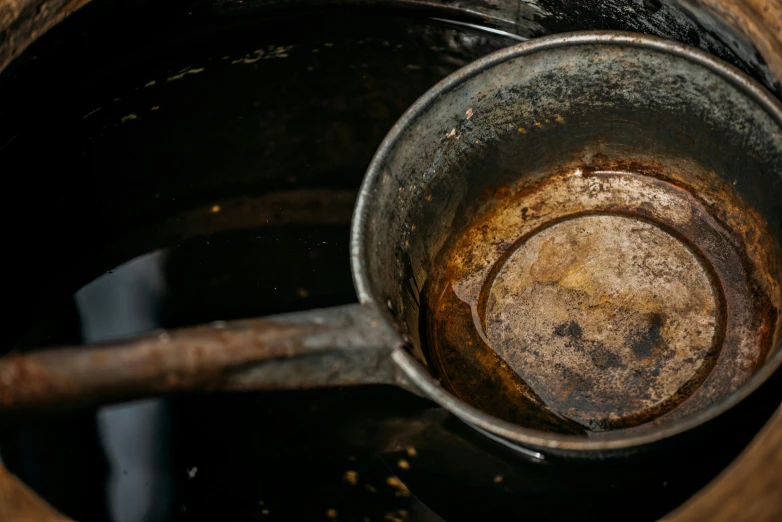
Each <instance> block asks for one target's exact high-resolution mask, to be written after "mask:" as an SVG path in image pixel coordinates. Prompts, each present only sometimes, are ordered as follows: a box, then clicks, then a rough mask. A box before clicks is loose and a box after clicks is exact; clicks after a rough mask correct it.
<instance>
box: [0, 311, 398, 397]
mask: <svg viewBox="0 0 782 522" xmlns="http://www.w3.org/2000/svg"><path fill="white" fill-rule="evenodd" d="M402 345H403V341H402V339H401V337H400V335H399V334H398V333H397V332H396V331H395V330H394V329H393V328H392V326H391V325H390V324H389V321H388V320H387V318H385V317H384V316H383V315H382V312H381V311H380V310H379V309H378V307H377V306H376V305H374V304H355V305H348V306H341V307H335V308H327V309H323V310H312V311H307V312H298V313H291V314H285V315H277V316H271V317H267V318H262V319H250V320H242V321H232V322H227V323H226V322H217V323H212V324H209V325H203V326H196V327H192V328H183V329H178V330H171V331H160V332H153V333H151V334H148V335H144V336H141V337H136V338H132V339H130V340H127V341H121V342H115V343H108V344H100V345H91V346H79V347H64V348H47V349H44V350H40V351H33V352H29V353H15V354H9V355H6V356H4V357H2V358H0V411H9V412H10V411H17V410H29V409H40V408H62V407H72V406H95V405H100V404H106V403H110V402H114V401H120V400H128V399H135V398H141V397H145V396H152V395H158V394H162V393H169V392H182V391H196V390H264V389H301V388H316V387H327V386H352V385H359V384H372V383H385V384H398V385H403V386H404V385H405V382H404V379H403V377H402V374H401V371H400V369H399V367H398V366H397V364H396V363H394V361H393V359H392V357H391V356H392V354H393V352H394V351H395V350H402V349H403V348H402Z"/></svg>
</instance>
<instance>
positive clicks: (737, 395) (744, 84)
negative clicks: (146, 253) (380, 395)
mask: <svg viewBox="0 0 782 522" xmlns="http://www.w3.org/2000/svg"><path fill="white" fill-rule="evenodd" d="M584 44H589V45H622V46H625V47H640V48H644V49H651V50H655V51H658V52H660V53H665V54H669V55H673V56H676V57H679V58H684V59H686V60H689V61H690V62H692V63H695V64H697V65H700V66H702V67H704V68H705V69H708V70H710V71H711V72H713V73H714V74H716V75H718V76H720V77H721V78H722V79H724V80H725V81H727V82H728V83H730V84H732V85H734V86H735V87H736V88H738V89H739V90H740V91H743V93H744V95H745V96H747V98H749V99H751V100H753V101H754V102H755V103H756V104H757V105H758V106H760V107H762V108H763V109H765V111H766V112H767V113H768V115H769V116H770V117H771V118H772V119H774V120H775V121H776V122H777V124H778V125H779V126H780V127H782V104H780V102H779V101H777V99H776V98H774V97H773V96H772V95H771V94H770V93H768V92H767V91H766V90H765V89H764V88H763V87H761V86H760V85H759V84H757V82H756V81H755V80H753V79H752V78H750V77H749V76H748V75H747V74H745V73H743V72H741V71H740V70H739V69H737V68H735V67H733V66H732V65H729V64H727V63H725V62H723V61H722V60H720V59H719V58H717V57H715V56H712V55H710V54H708V53H706V52H704V51H701V50H700V49H696V48H693V47H690V46H687V45H684V44H682V43H679V42H676V41H672V40H666V39H664V38H660V37H656V36H648V35H642V34H638V33H629V32H621V31H582V32H573V33H563V34H557V35H552V36H545V37H541V38H536V39H532V40H529V41H527V42H524V43H521V44H517V45H513V46H510V47H507V48H505V49H502V50H499V51H496V52H494V53H491V54H489V55H487V56H485V57H483V58H480V59H478V60H476V61H474V62H472V63H470V64H468V65H466V66H464V67H462V68H461V69H459V70H457V71H456V72H454V73H452V74H450V75H449V76H447V77H446V78H444V79H443V80H441V81H440V82H438V83H437V84H436V85H435V86H434V87H432V88H431V89H429V90H428V91H427V92H426V93H425V94H423V95H422V96H421V97H420V98H419V99H418V100H417V101H416V102H415V103H414V104H413V105H412V106H411V107H410V108H409V109H408V110H407V111H406V112H405V113H404V114H403V115H402V116H401V117H400V118H399V120H398V121H397V122H396V123H395V124H394V126H393V127H392V128H391V130H390V131H389V132H388V134H387V135H386V137H385V139H384V140H383V142H382V143H381V144H380V147H379V148H378V149H377V152H376V153H375V155H374V157H373V158H372V161H371V163H370V165H369V167H368V169H367V172H366V175H365V177H364V181H363V182H362V184H361V189H360V191H359V195H358V200H357V202H356V208H355V211H354V214H353V223H352V225H351V234H350V264H351V269H352V272H353V281H354V284H355V286H356V292H357V294H358V298H359V301H360V302H361V303H370V304H371V303H374V304H379V303H378V302H377V300H376V299H375V297H374V296H373V293H372V283H371V281H370V278H369V275H368V273H367V264H366V261H365V251H366V247H365V242H366V241H367V225H368V223H369V220H370V219H371V217H372V206H373V200H374V198H375V195H374V194H373V189H374V187H375V186H377V184H378V181H379V180H380V177H381V176H382V169H383V165H384V164H385V161H386V159H387V158H388V156H389V154H390V153H391V152H392V151H393V150H394V148H395V146H396V144H397V143H398V142H399V141H400V140H401V139H403V136H404V134H405V131H406V129H407V128H408V126H409V125H410V124H412V123H413V122H414V121H415V120H416V119H417V118H418V117H419V115H421V114H422V113H424V112H425V111H426V110H428V109H429V108H430V107H431V106H433V105H434V104H436V103H437V101H438V99H439V97H440V96H441V95H442V94H443V93H447V92H449V91H451V90H453V89H454V88H456V87H458V86H460V85H461V84H463V83H464V82H466V81H467V80H469V79H471V78H473V77H475V76H477V75H479V74H481V73H483V72H484V71H487V70H489V69H491V68H492V67H494V66H496V65H499V64H502V63H504V62H507V61H509V60H513V59H516V58H519V57H524V56H527V55H531V54H534V53H537V52H540V51H546V50H549V49H555V48H562V47H570V46H577V45H584ZM390 322H391V321H390V320H389V323H390ZM392 326H395V325H392ZM394 361H395V363H396V364H397V365H398V366H399V367H400V368H401V370H402V371H403V373H404V374H405V376H406V377H407V378H408V379H409V380H410V381H411V383H412V384H413V385H414V386H415V387H416V388H418V389H419V390H420V391H422V392H423V393H424V395H425V396H427V397H428V398H430V399H432V400H433V401H435V402H437V403H438V404H440V405H441V406H443V407H444V408H445V409H447V410H448V411H450V412H451V413H453V414H454V415H456V416H457V417H459V418H461V419H462V420H464V421H465V422H467V423H469V424H472V425H473V426H474V427H477V428H479V430H485V431H486V432H489V433H490V434H493V435H496V436H499V437H501V438H503V439H505V440H507V441H509V442H512V443H517V444H523V445H528V446H533V447H536V448H541V449H555V450H567V451H584V452H590V451H607V450H624V449H630V448H634V447H638V446H642V445H645V444H649V443H652V442H656V441H659V440H662V439H667V438H669V437H673V436H674V435H678V434H680V433H683V432H685V431H689V430H691V429H694V428H696V427H697V426H700V425H702V424H705V423H706V422H708V421H710V420H712V419H714V418H716V417H717V416H719V415H721V414H722V413H724V412H726V411H727V410H729V409H731V408H733V407H734V406H735V405H736V404H738V403H739V402H741V401H743V400H744V399H745V398H747V397H748V396H749V395H750V394H751V393H752V392H754V391H755V390H757V389H758V388H759V387H760V386H761V384H763V383H764V382H765V381H766V380H767V379H768V378H769V377H770V376H771V375H772V374H773V373H774V372H775V371H776V370H777V369H778V368H779V367H780V365H782V350H778V351H777V352H776V353H775V354H773V355H772V356H771V357H770V358H768V359H767V360H766V362H765V364H763V366H762V367H761V368H760V369H759V370H758V371H757V372H756V373H755V374H754V375H753V376H752V377H750V379H749V380H748V381H747V382H746V383H744V384H743V385H742V386H741V387H739V388H738V389H737V390H735V391H734V392H733V393H731V394H730V395H728V396H727V397H726V398H724V399H723V400H722V401H720V402H719V403H717V404H715V405H713V406H711V407H709V408H707V409H705V410H703V411H701V412H699V413H696V414H694V415H691V416H689V417H685V418H683V419H680V420H678V421H676V422H674V423H672V424H670V425H667V426H662V427H659V428H655V429H652V430H650V431H648V432H645V433H642V434H626V433H621V432H617V433H615V434H613V435H612V434H610V433H609V434H606V435H605V436H604V437H601V438H600V439H599V440H595V439H588V438H584V437H580V436H576V435H563V434H557V433H549V432H545V431H540V430H535V429H531V428H524V427H521V426H518V425H515V424H512V423H510V422H507V421H503V420H500V419H498V418H496V417H494V416H492V415H489V414H487V413H485V412H483V411H481V410H478V409H477V408H475V407H473V406H470V405H469V404H467V403H465V402H463V401H461V400H460V399H458V398H457V397H456V396H455V395H453V394H451V393H450V392H448V391H447V390H445V389H444V388H443V387H442V386H441V385H440V383H439V382H438V381H437V380H436V379H434V378H433V377H432V376H431V375H430V374H429V372H427V371H426V369H425V368H424V367H423V366H422V365H421V364H420V363H419V362H418V361H417V360H416V359H415V358H414V357H413V356H412V355H410V354H408V353H406V352H404V353H397V354H396V355H395V357H394ZM519 450H520V451H523V448H519ZM530 453H533V455H532V456H535V457H538V458H541V457H542V455H540V454H536V453H534V452H530Z"/></svg>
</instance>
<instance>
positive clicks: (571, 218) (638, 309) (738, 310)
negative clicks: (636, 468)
mask: <svg viewBox="0 0 782 522" xmlns="http://www.w3.org/2000/svg"><path fill="white" fill-rule="evenodd" d="M483 201H484V210H483V211H481V212H480V213H479V215H478V216H477V217H476V219H475V220H474V222H473V223H472V224H471V225H469V226H468V227H467V228H466V229H465V230H464V231H463V232H462V233H460V234H457V235H456V237H455V238H453V239H452V240H451V241H450V242H449V243H448V245H447V246H446V247H445V248H443V250H442V251H441V254H440V257H439V259H438V260H436V261H435V263H434V265H435V266H436V267H438V269H437V270H436V271H435V272H434V273H433V274H432V275H431V277H430V279H429V280H428V281H427V284H426V286H425V288H424V290H423V295H422V301H423V305H424V306H423V307H422V310H423V311H422V323H421V324H422V337H423V341H424V345H425V346H428V353H427V358H428V359H429V362H430V366H431V367H432V368H433V370H434V371H435V373H436V374H437V376H438V378H439V379H440V380H441V382H442V383H443V385H444V386H446V387H448V388H449V389H450V390H451V391H452V392H453V393H455V394H456V395H457V396H459V397H460V398H461V399H463V400H465V401H466V402H469V403H471V404H473V405H475V406H477V407H479V408H481V409H483V410H485V411H488V412H490V413H492V414H494V415H497V416H498V417H500V418H503V419H505V420H508V421H510V422H514V423H516V424H520V425H523V426H528V427H533V428H538V429H544V430H549V431H558V432H564V433H582V432H583V431H584V430H591V431H603V430H608V429H617V428H630V427H634V426H639V425H644V424H645V425H659V424H661V423H667V422H671V421H673V420H675V419H678V418H681V417H683V416H685V415H688V414H690V413H692V412H694V411H700V410H702V409H704V408H707V407H708V406H710V405H712V404H714V403H715V402H717V401H719V400H720V399H721V398H723V397H724V396H725V395H727V394H728V393H730V392H732V391H733V390H735V389H737V388H738V387H739V386H740V385H741V384H743V383H744V382H746V380H747V379H748V378H749V377H750V376H751V375H752V373H753V372H754V371H755V369H756V368H757V367H759V366H760V365H761V364H762V363H763V362H765V359H766V357H767V355H768V352H769V349H770V346H771V345H772V343H773V337H774V334H775V332H776V331H777V320H778V316H779V310H780V286H779V281H780V279H782V278H781V277H780V273H781V272H782V270H780V266H779V262H778V257H777V256H778V252H777V250H776V248H775V246H774V243H773V240H772V239H771V235H770V233H769V232H768V226H767V224H766V223H765V222H763V220H762V219H761V218H760V216H759V215H758V214H757V212H755V211H754V210H753V209H751V208H750V207H749V206H748V205H746V204H745V203H744V202H743V201H741V200H740V198H739V197H738V195H737V193H736V192H735V190H734V189H733V188H732V187H730V186H729V185H728V184H726V183H724V182H722V181H720V180H719V179H718V178H717V177H716V175H714V174H713V173H711V172H708V171H706V170H704V169H703V168H700V167H699V166H697V165H693V164H682V163H681V162H675V161H667V160H665V159H660V158H656V159H651V158H650V159H649V160H646V159H645V158H642V159H639V158H636V159H634V160H632V161H629V160H615V159H610V158H608V157H606V156H603V155H599V154H598V155H595V156H594V157H592V158H591V160H590V161H583V160H582V159H580V158H575V159H573V160H572V161H570V162H565V163H564V164H562V165H560V166H558V167H557V170H556V171H555V172H551V173H550V174H549V175H548V176H546V177H544V178H543V180H542V181H538V182H537V183H535V184H532V185H529V184H528V185H519V186H514V187H505V186H503V187H499V188H497V189H495V190H493V191H485V192H484V195H483Z"/></svg>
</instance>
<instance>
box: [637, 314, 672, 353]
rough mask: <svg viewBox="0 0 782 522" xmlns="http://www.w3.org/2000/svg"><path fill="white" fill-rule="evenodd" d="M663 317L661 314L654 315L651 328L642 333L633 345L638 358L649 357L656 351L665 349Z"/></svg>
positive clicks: (650, 323) (650, 321) (651, 319)
mask: <svg viewBox="0 0 782 522" xmlns="http://www.w3.org/2000/svg"><path fill="white" fill-rule="evenodd" d="M662 327H663V317H662V315H660V314H652V315H651V317H650V320H649V328H648V329H646V330H644V331H643V332H641V334H640V335H638V336H637V337H636V338H635V339H634V340H633V343H632V345H631V347H632V349H633V353H634V354H635V355H637V356H638V357H649V356H651V355H652V354H653V353H654V352H655V351H659V350H660V349H662V348H664V347H665V341H664V340H663V337H662Z"/></svg>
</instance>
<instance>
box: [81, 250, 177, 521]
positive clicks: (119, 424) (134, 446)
mask: <svg viewBox="0 0 782 522" xmlns="http://www.w3.org/2000/svg"><path fill="white" fill-rule="evenodd" d="M165 261H166V251H165V250H158V251H155V252H151V253H149V254H146V255H143V256H141V257H138V258H136V259H133V260H132V261H129V262H127V263H125V264H123V265H121V266H119V267H117V268H116V269H115V270H112V271H110V272H108V273H106V274H104V275H102V276H101V277H99V278H97V279H95V280H94V281H92V282H91V283H89V284H88V285H87V286H85V287H84V288H82V289H81V290H79V291H78V292H77V293H76V295H75V296H74V300H75V302H76V307H77V309H78V312H79V318H80V320H81V328H82V336H83V338H84V341H85V342H86V343H97V342H102V341H108V340H112V339H117V338H122V337H130V336H133V335H137V334H139V333H143V332H146V331H149V330H153V329H156V328H159V327H160V326H161V315H160V303H161V302H162V299H163V296H164V294H165V292H166V284H165V277H164V272H163V270H164V266H165ZM97 416H98V432H99V434H100V439H101V443H102V446H103V449H104V451H105V452H106V457H107V458H108V460H109V464H110V467H109V469H110V471H109V477H108V483H107V489H108V491H107V495H108V500H109V502H108V505H109V506H110V508H109V509H110V514H111V519H112V520H113V521H114V522H141V521H149V522H155V521H158V520H159V521H162V520H167V519H168V518H169V515H170V509H171V506H170V502H171V493H172V491H171V490H172V478H171V476H170V469H169V467H168V462H169V454H170V452H171V448H170V447H171V436H170V429H169V423H168V420H169V412H168V405H167V403H166V401H165V400H162V399H152V400H145V401H140V402H135V403H131V404H123V405H119V406H113V407H107V408H101V409H100V410H99V411H98V413H97Z"/></svg>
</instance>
